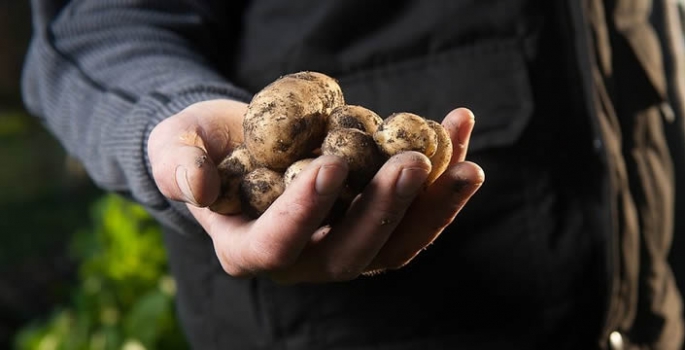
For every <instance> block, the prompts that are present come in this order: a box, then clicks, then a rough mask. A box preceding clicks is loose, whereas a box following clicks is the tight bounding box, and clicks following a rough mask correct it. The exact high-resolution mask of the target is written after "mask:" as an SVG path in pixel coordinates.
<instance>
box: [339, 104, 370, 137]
mask: <svg viewBox="0 0 685 350" xmlns="http://www.w3.org/2000/svg"><path fill="white" fill-rule="evenodd" d="M382 123H383V118H381V117H380V116H379V115H378V114H377V113H376V112H374V111H372V110H370V109H368V108H365V107H362V106H357V105H342V106H338V107H335V108H334V109H333V111H332V112H331V115H330V117H328V131H329V132H330V131H331V130H334V129H341V128H350V129H359V130H361V131H364V132H366V133H368V134H369V135H373V133H375V132H376V130H377V129H378V126H380V125H381V124H382Z"/></svg>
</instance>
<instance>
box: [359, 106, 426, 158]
mask: <svg viewBox="0 0 685 350" xmlns="http://www.w3.org/2000/svg"><path fill="white" fill-rule="evenodd" d="M373 139H374V140H375V141H376V143H377V144H378V147H379V148H380V150H381V151H382V152H383V153H384V154H385V155H386V156H388V157H392V156H394V155H395V154H398V153H401V152H405V151H417V152H421V153H423V154H425V155H426V156H427V157H428V158H430V157H432V156H433V154H435V151H436V150H437V146H438V136H437V135H436V134H435V131H433V128H431V127H430V126H429V125H428V123H427V122H426V119H424V118H423V117H421V116H419V115H416V114H413V113H408V112H402V113H394V114H392V115H391V116H389V117H388V118H386V119H385V120H383V124H381V125H380V126H379V127H378V130H377V131H376V132H375V133H374V134H373Z"/></svg>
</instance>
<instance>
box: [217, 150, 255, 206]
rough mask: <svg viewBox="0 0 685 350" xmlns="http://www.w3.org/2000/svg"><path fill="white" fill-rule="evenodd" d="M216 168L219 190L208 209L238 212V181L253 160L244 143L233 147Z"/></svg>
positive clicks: (252, 166)
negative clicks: (219, 184)
mask: <svg viewBox="0 0 685 350" xmlns="http://www.w3.org/2000/svg"><path fill="white" fill-rule="evenodd" d="M217 168H218V170H219V177H220V178H221V192H220V193H219V197H218V198H217V199H216V201H214V203H212V204H211V205H210V206H209V209H210V210H212V211H214V212H217V213H220V214H225V215H230V214H239V213H240V212H241V205H240V195H239V188H240V181H241V180H242V177H243V176H244V175H245V174H247V173H249V172H250V171H252V170H253V169H254V161H253V160H252V157H251V156H250V154H249V152H248V151H247V148H245V145H244V144H241V145H239V146H238V147H236V148H235V149H233V151H232V152H231V153H230V154H229V155H228V156H227V157H226V158H224V160H223V161H221V163H219V165H218V166H217Z"/></svg>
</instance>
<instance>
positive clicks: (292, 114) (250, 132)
mask: <svg viewBox="0 0 685 350" xmlns="http://www.w3.org/2000/svg"><path fill="white" fill-rule="evenodd" d="M344 104H345V101H344V97H343V93H342V90H341V88H340V86H339V85H338V82H337V81H336V80H335V79H333V78H331V77H329V76H327V75H324V74H321V73H317V72H299V73H294V74H289V75H285V76H282V77H281V78H279V79H277V80H275V81H274V82H272V83H271V84H269V85H267V86H266V87H264V89H262V90H261V91H259V92H258V93H257V94H256V95H255V96H254V97H253V98H252V101H251V102H250V104H249V105H248V108H247V112H246V113H245V119H244V120H243V131H244V134H245V144H246V146H247V148H248V149H249V151H250V154H251V155H252V156H253V157H254V159H255V161H256V162H257V163H258V164H259V165H260V166H263V167H266V168H269V169H272V170H276V171H280V172H282V171H284V170H285V169H286V168H287V167H288V166H289V165H290V164H292V163H293V162H295V161H296V160H298V159H302V158H304V157H306V156H307V155H308V154H310V153H312V151H313V150H314V149H315V148H317V147H318V146H319V145H320V144H321V141H322V140H323V138H324V137H325V134H326V127H327V123H328V121H327V120H328V116H329V114H330V113H331V111H332V110H333V108H335V107H337V106H340V105H344Z"/></svg>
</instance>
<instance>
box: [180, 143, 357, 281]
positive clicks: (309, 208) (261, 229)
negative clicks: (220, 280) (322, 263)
mask: <svg viewBox="0 0 685 350" xmlns="http://www.w3.org/2000/svg"><path fill="white" fill-rule="evenodd" d="M347 171H348V170H347V164H346V163H345V161H344V160H342V159H341V158H338V157H333V156H322V157H319V158H317V159H316V160H314V161H313V162H312V163H311V164H309V166H308V167H307V168H306V169H304V170H303V171H302V172H300V173H299V174H298V175H297V177H296V178H295V180H294V181H293V182H292V183H291V184H290V186H288V188H287V189H286V191H285V192H284V193H283V194H282V195H281V196H280V197H279V198H278V199H277V200H276V201H275V202H274V203H273V204H272V205H271V206H270V207H269V209H267V210H266V212H264V214H262V215H261V216H260V217H259V218H258V219H256V220H254V221H248V219H246V218H244V217H242V216H240V215H235V216H224V215H217V214H215V213H212V212H211V211H209V210H207V209H198V208H191V212H192V213H193V215H194V216H195V217H196V218H197V219H198V221H199V222H200V223H201V224H202V225H203V227H204V228H205V230H206V231H207V232H208V233H209V235H210V236H211V237H212V240H213V241H214V246H215V250H216V252H217V256H218V257H219V260H220V261H221V264H222V266H223V268H224V270H225V271H226V272H227V273H229V274H231V275H233V276H236V277H245V276H253V275H256V274H260V273H265V272H268V271H273V270H282V269H285V268H288V267H290V266H292V265H293V264H294V262H295V261H296V260H297V259H298V258H299V257H300V253H301V252H302V250H303V249H304V248H305V246H306V245H307V244H308V243H309V242H310V240H311V239H312V236H313V235H314V234H315V232H316V231H317V230H318V229H319V227H320V225H321V222H322V221H323V219H324V218H325V216H326V215H327V214H328V212H329V210H330V208H331V207H332V206H333V203H334V202H335V200H336V198H337V197H338V194H339V193H340V190H341V189H342V187H343V184H344V182H345V179H346V177H347Z"/></svg>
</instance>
